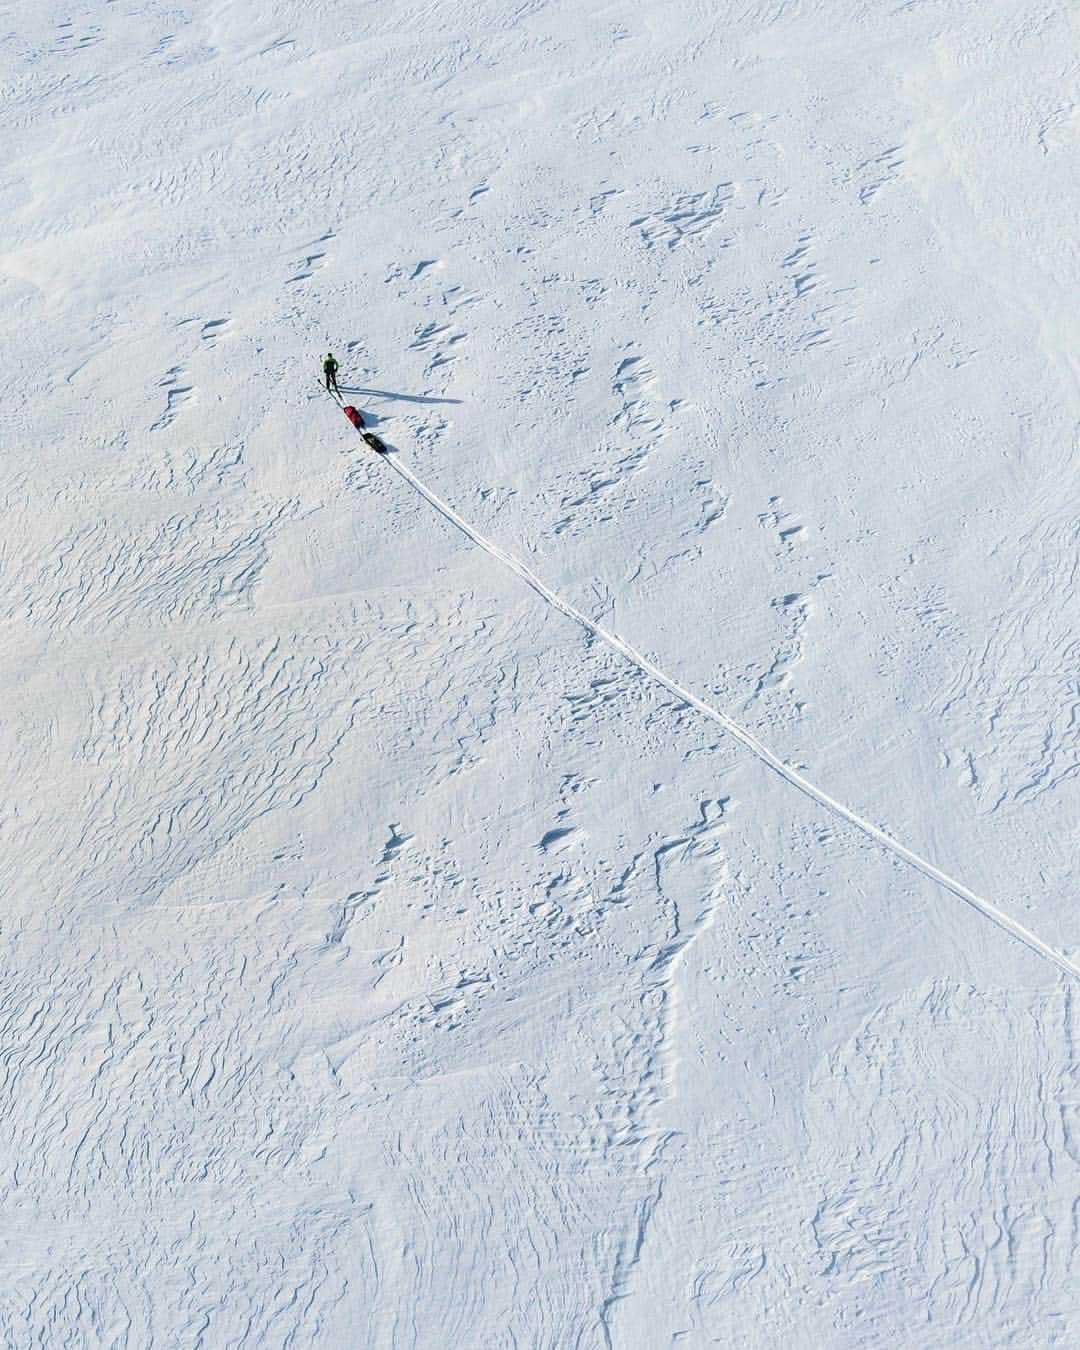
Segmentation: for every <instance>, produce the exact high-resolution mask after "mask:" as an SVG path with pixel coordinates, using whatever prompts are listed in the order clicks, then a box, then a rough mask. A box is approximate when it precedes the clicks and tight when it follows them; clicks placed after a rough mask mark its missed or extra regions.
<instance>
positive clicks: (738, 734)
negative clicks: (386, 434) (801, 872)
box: [385, 453, 1080, 980]
mask: <svg viewBox="0 0 1080 1350" xmlns="http://www.w3.org/2000/svg"><path fill="white" fill-rule="evenodd" d="M385 460H386V462H387V463H388V464H389V465H390V466H391V467H392V468H393V469H394V470H395V472H396V473H398V474H399V475H400V476H401V477H402V478H403V479H405V481H406V482H407V483H409V484H410V485H411V486H412V487H413V488H415V490H416V491H417V492H419V493H420V495H421V496H422V497H424V498H425V500H426V501H428V502H429V503H430V505H431V506H433V507H434V508H435V510H436V511H438V512H439V514H440V515H442V516H443V517H444V518H445V519H446V520H448V521H449V522H450V523H451V524H452V525H454V526H456V527H457V529H459V530H460V531H461V532H462V533H463V534H464V535H466V536H467V537H468V538H469V539H471V540H472V541H473V543H474V544H476V545H477V546H478V547H480V548H482V549H484V551H485V552H487V553H489V554H490V555H491V556H492V557H493V558H496V559H497V560H498V561H499V562H501V563H502V564H503V565H504V566H505V567H508V568H509V569H510V570H511V571H512V572H516V573H517V575H518V576H519V577H520V578H521V579H522V581H524V582H525V583H526V585H528V586H531V587H532V589H533V590H534V591H536V593H537V594H538V595H540V596H541V597H542V598H543V599H544V600H546V601H547V602H548V604H549V605H552V606H553V607H554V608H555V609H557V610H559V611H560V613H562V614H565V615H566V617H567V618H568V619H572V620H573V621H574V622H575V623H578V624H580V625H581V626H582V627H583V628H585V629H587V630H588V631H589V632H590V633H593V634H594V635H595V636H596V637H598V638H600V639H601V640H602V641H603V642H606V643H607V645H608V646H609V647H611V648H612V650H613V651H616V652H618V653H619V655H620V656H623V657H625V659H626V660H627V661H630V662H631V663H632V664H633V665H635V666H637V667H638V669H639V670H641V671H642V672H643V673H644V674H646V675H648V676H649V677H650V678H651V679H653V680H655V681H656V682H657V683H658V684H662V685H663V686H664V688H665V689H668V690H670V692H671V693H673V694H674V695H675V697H676V698H678V699H680V700H681V701H682V702H683V703H686V704H687V705H688V706H689V707H691V708H695V709H696V710H697V711H698V712H700V713H701V714H702V715H703V716H704V717H707V718H709V719H710V721H713V722H716V723H717V724H718V725H719V726H721V727H722V728H723V729H724V730H725V731H726V732H727V733H728V735H729V736H732V737H734V739H735V740H737V741H738V742H739V743H740V744H741V745H743V746H745V747H746V749H747V750H749V751H750V753H751V754H752V755H754V756H756V758H757V759H759V760H760V761H761V762H762V763H763V764H765V765H766V766H767V767H768V768H770V769H772V770H773V771H774V772H775V773H777V774H779V775H780V777H781V778H783V779H785V780H786V781H787V782H788V783H790V784H791V786H792V787H795V788H798V789H799V791H800V792H803V793H805V794H806V795H807V796H808V797H810V798H812V799H813V800H814V801H815V802H817V803H818V805H819V806H823V807H825V809H826V810H828V811H831V812H832V813H833V815H836V816H839V817H840V818H841V819H842V820H846V821H847V822H848V824H850V825H854V826H855V828H856V829H857V830H861V831H862V833H863V834H865V835H867V836H868V837H869V838H870V839H873V840H874V841H875V842H876V843H877V844H879V845H881V847H882V848H884V849H887V850H888V851H889V852H890V853H892V854H893V855H894V856H896V857H897V858H900V859H901V860H902V861H903V862H905V863H907V864H908V865H909V866H910V867H913V868H915V870H916V871H918V872H921V873H922V874H923V875H924V876H926V877H929V878H930V880H931V881H936V882H937V883H938V885H940V886H942V887H944V889H945V890H947V891H951V892H952V894H953V895H955V896H957V897H959V899H961V900H963V901H964V902H965V903H966V904H969V905H971V906H972V908H973V909H976V910H978V911H979V913H980V914H983V915H984V916H985V917H986V918H988V919H990V920H991V922H992V923H996V924H997V925H998V927H999V928H1003V929H1004V930H1005V931H1006V932H1007V933H1010V934H1011V935H1012V936H1013V937H1014V938H1016V939H1017V940H1018V941H1020V942H1022V943H1023V944H1024V945H1025V946H1026V947H1028V948H1030V950H1031V951H1033V952H1035V953H1036V954H1037V955H1039V956H1041V957H1043V958H1044V959H1045V960H1047V961H1049V962H1051V964H1053V965H1055V966H1057V967H1058V969H1059V970H1061V971H1062V972H1063V973H1064V974H1066V975H1071V976H1072V977H1073V978H1074V979H1077V980H1080V964H1078V963H1077V962H1075V961H1073V960H1071V959H1070V958H1069V957H1068V956H1066V955H1065V954H1064V953H1063V952H1060V951H1058V950H1057V949H1056V948H1055V947H1052V946H1050V944H1049V943H1048V942H1044V941H1043V939H1042V938H1040V937H1039V936H1038V935H1037V934H1036V933H1033V932H1032V931H1031V929H1030V928H1027V927H1026V926H1025V925H1024V924H1022V923H1020V921H1019V920H1018V919H1014V918H1013V917H1012V915H1011V914H1007V913H1006V912H1005V911H1004V910H1003V909H1000V908H999V907H998V906H997V905H995V904H994V903H993V902H992V901H990V900H987V899H986V898H985V897H984V896H981V895H978V894H976V892H975V891H973V890H971V889H970V888H969V887H967V886H965V885H964V884H963V882H960V881H957V880H956V878H955V877H951V876H949V874H948V873H947V872H943V871H942V870H941V868H940V867H936V866H935V865H934V864H933V863H932V862H930V861H929V860H928V859H927V858H924V857H922V856H921V855H920V854H918V853H916V852H914V850H912V849H910V848H908V847H907V846H906V845H904V844H902V843H901V842H900V841H899V840H898V839H894V838H893V836H892V835H891V834H889V833H888V832H887V831H885V830H883V829H881V828H880V827H879V826H877V825H874V824H873V823H872V822H871V821H869V820H867V819H866V818H865V817H864V816H860V815H859V814H858V812H857V811H853V810H852V809H851V808H850V807H849V806H845V805H844V803H843V802H841V801H838V800H837V799H836V798H835V797H832V796H830V795H829V794H828V793H827V792H825V791H824V789H822V788H819V787H818V786H817V785H816V784H815V783H813V782H811V781H810V779H808V778H806V777H804V776H803V775H802V774H801V773H799V771H798V770H797V769H794V768H792V767H791V765H790V764H786V763H785V762H784V761H783V760H782V759H781V758H780V757H779V756H778V755H777V754H775V753H774V752H773V751H772V750H770V749H769V747H768V746H767V745H765V744H764V742H763V741H760V740H758V738H757V737H756V736H755V735H754V734H753V733H752V732H750V731H748V730H747V729H746V728H745V727H744V726H742V725H740V723H738V722H736V721H734V719H733V718H731V717H729V716H728V715H727V714H726V713H724V712H721V711H720V709H719V708H714V707H713V706H712V704H711V703H706V702H705V701H704V699H701V698H698V696H697V695H696V694H694V693H692V692H691V691H690V690H689V689H687V688H685V687H684V686H683V685H681V684H679V682H678V681H677V680H675V679H673V678H672V677H671V676H670V675H668V674H667V673H666V672H665V671H663V670H661V669H660V667H659V666H657V665H654V664H653V662H652V661H650V660H649V659H648V657H647V656H644V655H643V654H642V653H641V652H639V651H638V650H637V648H635V647H632V646H631V645H630V644H629V643H628V642H624V641H623V639H622V638H621V637H619V636H618V634H616V633H612V632H611V631H610V630H608V629H607V628H604V627H603V626H602V625H601V624H598V623H594V622H593V620H592V619H590V618H589V617H588V616H587V615H586V614H583V613H582V611H581V610H580V609H578V608H577V607H576V606H575V605H573V604H571V603H570V601H569V600H565V599H564V598H563V597H562V596H561V595H559V594H558V593H557V592H555V591H553V590H552V589H551V588H550V586H547V585H545V583H544V582H543V581H541V580H540V578H539V577H538V576H537V575H536V573H535V572H533V571H532V570H531V569H530V568H528V567H526V565H525V564H524V563H523V562H522V561H521V560H520V559H519V558H516V557H514V555H513V554H511V553H508V552H507V551H506V550H505V549H503V548H501V547H500V546H499V545H498V544H496V543H495V542H494V541H493V540H491V539H488V538H487V536H486V535H483V534H481V533H480V531H479V530H477V529H476V528H475V527H474V526H472V525H470V524H469V522H468V521H467V520H465V519H464V517H463V516H460V515H458V513H457V512H456V511H455V510H454V508H453V507H452V506H450V505H449V503H448V502H446V501H444V500H443V499H442V498H441V497H440V496H439V495H438V494H437V493H435V492H433V491H432V490H431V488H429V487H428V486H427V485H426V484H425V483H424V482H423V481H422V480H421V479H419V478H418V477H417V476H416V474H414V473H413V472H412V470H411V469H409V468H408V467H407V466H406V465H405V464H404V463H402V461H401V459H400V458H399V456H398V455H397V454H395V453H391V454H388V455H386V456H385Z"/></svg>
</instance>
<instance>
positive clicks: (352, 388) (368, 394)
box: [341, 384, 461, 403]
mask: <svg viewBox="0 0 1080 1350" xmlns="http://www.w3.org/2000/svg"><path fill="white" fill-rule="evenodd" d="M341 392H342V393H343V394H355V395H357V396H358V397H359V398H393V399H396V400H397V401H398V402H399V403H460V402H461V399H459V398H425V397H423V395H421V394H395V393H393V392H392V391H391V390H389V389H363V388H361V387H360V386H359V385H354V384H343V385H342V386H341Z"/></svg>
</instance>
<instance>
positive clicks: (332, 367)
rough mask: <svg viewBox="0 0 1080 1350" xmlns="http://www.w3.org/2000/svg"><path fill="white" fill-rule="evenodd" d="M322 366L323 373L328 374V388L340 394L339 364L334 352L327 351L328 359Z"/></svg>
mask: <svg viewBox="0 0 1080 1350" xmlns="http://www.w3.org/2000/svg"><path fill="white" fill-rule="evenodd" d="M322 368H323V374H324V375H325V376H326V387H327V389H328V390H329V391H331V392H332V393H335V394H339V393H340V392H341V391H340V389H338V382H337V371H338V365H337V358H336V357H335V356H334V353H333V352H327V353H326V360H325V361H324V362H323V363H322Z"/></svg>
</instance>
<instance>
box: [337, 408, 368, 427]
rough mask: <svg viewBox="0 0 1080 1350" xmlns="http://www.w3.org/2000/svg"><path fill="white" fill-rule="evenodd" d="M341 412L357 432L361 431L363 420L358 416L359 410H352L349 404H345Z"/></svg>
mask: <svg viewBox="0 0 1080 1350" xmlns="http://www.w3.org/2000/svg"><path fill="white" fill-rule="evenodd" d="M342 411H343V412H344V413H345V416H346V417H347V418H348V419H349V421H350V422H351V423H352V424H353V426H354V427H355V428H356V429H357V431H361V430H362V429H363V426H364V419H363V418H362V417H361V416H360V412H359V409H357V408H354V407H353V406H352V404H351V403H347V404H346V405H345V407H344V409H343V410H342Z"/></svg>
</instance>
